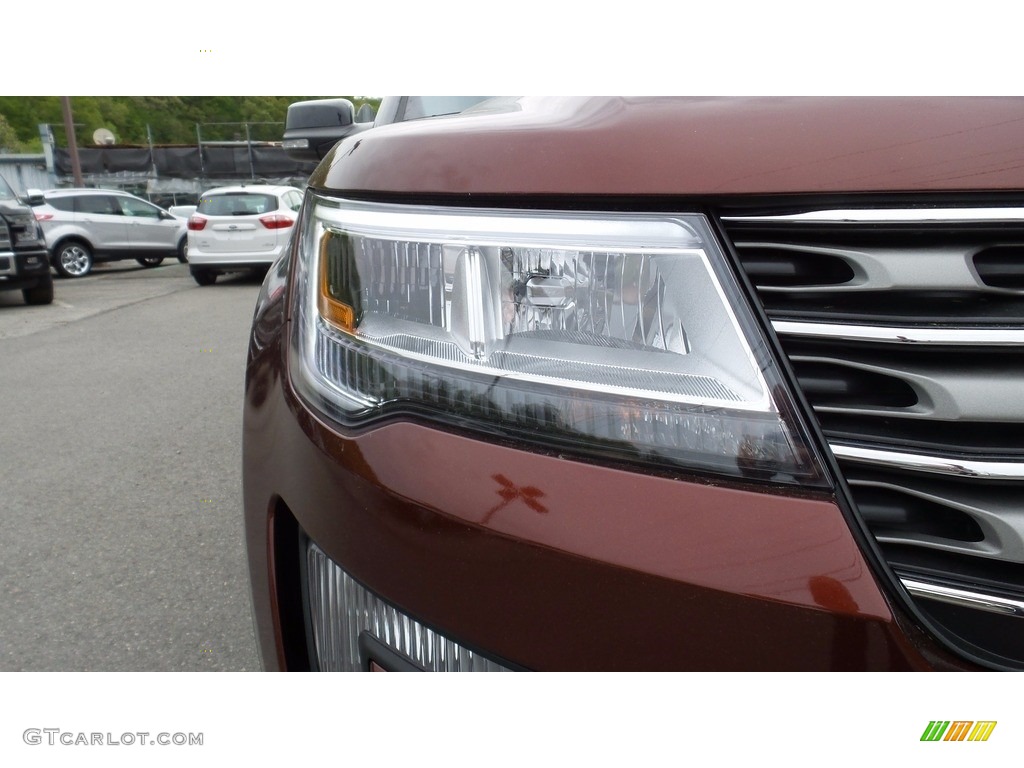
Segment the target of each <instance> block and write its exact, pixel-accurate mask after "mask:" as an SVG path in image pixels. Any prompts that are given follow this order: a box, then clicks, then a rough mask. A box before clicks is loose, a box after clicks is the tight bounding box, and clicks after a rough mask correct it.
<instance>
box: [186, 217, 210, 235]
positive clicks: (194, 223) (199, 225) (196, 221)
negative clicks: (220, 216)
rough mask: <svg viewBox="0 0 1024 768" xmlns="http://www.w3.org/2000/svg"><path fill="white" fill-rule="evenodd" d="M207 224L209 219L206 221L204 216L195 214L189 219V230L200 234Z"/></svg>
mask: <svg viewBox="0 0 1024 768" xmlns="http://www.w3.org/2000/svg"><path fill="white" fill-rule="evenodd" d="M206 222H207V219H204V218H203V217H202V216H196V215H195V214H193V215H191V216H189V218H188V228H189V229H191V230H192V231H193V232H198V231H199V230H201V229H203V228H204V227H205V226H206Z"/></svg>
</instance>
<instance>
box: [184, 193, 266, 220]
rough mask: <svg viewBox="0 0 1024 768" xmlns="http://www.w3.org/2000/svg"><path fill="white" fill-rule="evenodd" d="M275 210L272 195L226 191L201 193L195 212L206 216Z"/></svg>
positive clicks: (239, 214)
mask: <svg viewBox="0 0 1024 768" xmlns="http://www.w3.org/2000/svg"><path fill="white" fill-rule="evenodd" d="M274 210H277V201H276V199H275V198H274V196H273V195H261V194H254V193H252V192H228V193H225V194H219V195H203V198H202V199H201V200H200V201H199V207H198V208H197V209H196V213H205V214H207V215H208V216H254V215H258V214H261V213H267V212H269V211H274Z"/></svg>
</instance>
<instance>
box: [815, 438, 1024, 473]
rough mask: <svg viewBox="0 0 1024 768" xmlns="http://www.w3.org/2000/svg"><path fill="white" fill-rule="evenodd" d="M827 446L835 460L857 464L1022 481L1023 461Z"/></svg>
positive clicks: (839, 445)
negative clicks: (960, 457) (954, 457)
mask: <svg viewBox="0 0 1024 768" xmlns="http://www.w3.org/2000/svg"><path fill="white" fill-rule="evenodd" d="M831 447H832V452H833V453H834V454H835V455H836V458H838V459H846V460H848V461H854V462H859V463H861V464H872V465H874V466H880V467H887V468H893V467H895V468H898V469H906V470H914V471H918V472H930V473H934V474H939V475H950V476H955V477H973V478H978V479H984V480H1024V462H1014V461H972V460H966V459H951V458H947V457H945V456H927V455H923V454H917V453H902V452H900V451H886V450H882V449H879V448H861V447H858V446H853V445H843V444H841V443H839V444H833V445H832V446H831Z"/></svg>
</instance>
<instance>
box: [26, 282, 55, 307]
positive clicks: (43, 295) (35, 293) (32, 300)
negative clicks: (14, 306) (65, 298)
mask: <svg viewBox="0 0 1024 768" xmlns="http://www.w3.org/2000/svg"><path fill="white" fill-rule="evenodd" d="M21 295H22V296H24V297H25V303H26V304H52V303H53V276H52V275H47V276H46V280H45V282H42V283H40V284H39V285H37V286H36V287H35V288H23V289H22V290H21Z"/></svg>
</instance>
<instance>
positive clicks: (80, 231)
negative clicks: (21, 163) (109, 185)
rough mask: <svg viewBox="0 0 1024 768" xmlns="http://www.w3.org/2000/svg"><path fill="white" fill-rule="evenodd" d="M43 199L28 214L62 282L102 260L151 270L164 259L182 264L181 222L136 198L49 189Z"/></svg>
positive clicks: (110, 192) (109, 192)
mask: <svg viewBox="0 0 1024 768" xmlns="http://www.w3.org/2000/svg"><path fill="white" fill-rule="evenodd" d="M42 197H43V200H44V202H43V203H41V204H38V205H33V206H32V208H33V213H34V214H35V217H36V220H37V221H38V222H39V224H40V225H41V226H42V228H43V234H44V235H45V237H46V246H47V248H48V249H49V251H50V253H51V262H52V264H53V267H54V269H56V270H57V274H59V275H60V276H61V277H85V276H86V275H87V274H89V272H91V271H92V266H93V264H94V263H97V262H101V261H115V260H118V259H135V260H136V261H137V262H139V264H141V265H142V266H144V267H155V266H157V265H159V264H160V263H161V262H162V261H163V260H164V258H166V257H168V256H177V257H178V260H179V261H184V260H185V247H186V229H185V227H186V220H185V219H183V218H179V217H177V216H172V215H171V214H170V213H168V212H167V211H165V210H164V209H163V208H159V207H157V206H155V205H153V203H150V202H148V201H146V200H143V199H142V198H141V197H136V196H135V195H130V194H128V193H127V192H119V191H116V190H112V189H53V190H49V191H47V192H43V193H42Z"/></svg>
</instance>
